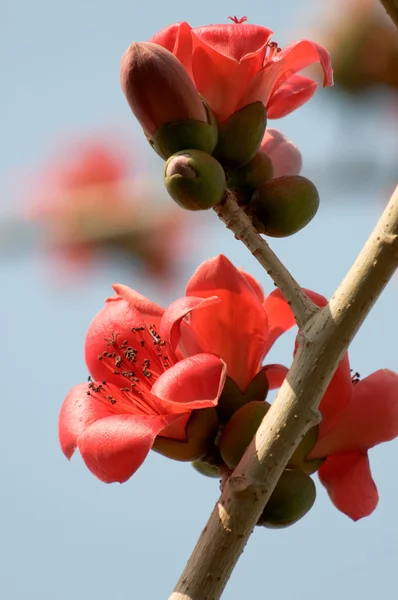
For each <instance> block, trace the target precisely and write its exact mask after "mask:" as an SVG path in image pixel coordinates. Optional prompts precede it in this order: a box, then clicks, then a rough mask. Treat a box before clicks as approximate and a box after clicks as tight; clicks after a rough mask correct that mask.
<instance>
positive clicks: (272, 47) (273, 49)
mask: <svg viewBox="0 0 398 600" xmlns="http://www.w3.org/2000/svg"><path fill="white" fill-rule="evenodd" d="M281 50H282V48H280V47H279V46H278V44H277V42H270V43H269V44H268V47H267V55H266V57H265V60H266V61H267V60H272V59H273V58H274V56H275V54H278V52H281Z"/></svg>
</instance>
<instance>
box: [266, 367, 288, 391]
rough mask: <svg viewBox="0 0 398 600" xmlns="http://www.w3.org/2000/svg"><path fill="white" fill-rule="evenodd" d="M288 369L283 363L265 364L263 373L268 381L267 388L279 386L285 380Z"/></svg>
mask: <svg viewBox="0 0 398 600" xmlns="http://www.w3.org/2000/svg"><path fill="white" fill-rule="evenodd" d="M288 371H289V369H288V368H287V367H284V366H283V365H266V366H265V367H264V373H265V376H266V378H267V381H268V385H269V389H270V390H275V389H277V388H280V387H281V385H282V383H283V382H284V380H285V377H286V375H287V373H288Z"/></svg>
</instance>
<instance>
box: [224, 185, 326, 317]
mask: <svg viewBox="0 0 398 600" xmlns="http://www.w3.org/2000/svg"><path fill="white" fill-rule="evenodd" d="M214 210H215V212H216V213H217V215H218V216H219V218H220V219H221V220H222V221H223V222H224V223H225V225H226V226H227V227H228V229H230V230H231V231H232V232H233V233H234V234H235V237H236V239H238V240H241V241H242V242H243V243H244V244H245V246H246V247H247V248H248V249H249V250H250V252H251V253H252V254H253V256H254V257H255V258H256V259H257V260H258V262H259V263H260V265H262V266H263V267H264V269H265V270H266V271H267V273H268V275H269V276H270V277H271V278H272V279H273V281H274V283H275V285H277V286H278V288H279V289H280V290H281V292H282V294H283V295H284V297H285V299H286V301H287V303H288V304H289V305H290V306H291V309H292V311H293V314H294V316H295V319H296V322H297V324H298V326H299V327H300V329H301V328H302V327H304V325H305V323H306V322H307V321H308V319H310V318H311V317H312V315H314V314H315V313H316V312H317V311H318V307H317V306H316V305H315V304H314V303H313V302H312V300H310V299H309V298H308V296H306V294H305V293H304V292H303V290H302V288H301V287H300V285H299V284H298V283H297V281H296V280H295V279H294V277H292V275H291V274H290V273H289V271H288V270H287V268H286V267H285V266H284V265H283V263H282V262H281V261H280V260H279V258H278V257H277V256H276V254H274V252H273V251H272V250H271V248H270V247H269V246H268V244H267V242H266V241H265V239H264V238H262V237H261V235H259V234H258V233H257V231H256V230H255V228H254V227H253V223H252V221H251V219H250V218H249V217H248V216H247V214H246V213H245V211H244V210H243V209H242V208H241V207H240V206H239V205H238V203H237V201H236V198H235V196H234V194H232V193H231V192H227V195H226V197H225V199H224V200H223V201H222V202H221V203H220V204H217V205H216V206H215V207H214Z"/></svg>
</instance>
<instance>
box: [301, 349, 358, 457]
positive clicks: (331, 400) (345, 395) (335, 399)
mask: <svg viewBox="0 0 398 600" xmlns="http://www.w3.org/2000/svg"><path fill="white" fill-rule="evenodd" d="M352 390H353V385H352V379H351V369H350V361H349V359H348V352H346V353H345V354H344V356H343V358H342V359H341V361H340V363H339V366H338V367H337V369H336V371H335V374H334V375H333V377H332V380H331V382H330V383H329V385H328V387H327V389H326V392H325V393H324V395H323V396H322V400H321V402H320V404H319V410H320V411H321V414H322V421H321V422H320V424H319V440H321V439H322V438H323V437H324V436H325V435H326V434H327V433H328V432H329V431H331V430H332V429H333V428H334V426H335V423H336V422H337V419H338V417H339V415H340V414H342V412H343V411H344V409H345V408H346V406H347V405H348V404H349V402H350V400H351V397H352ZM317 445H318V443H317V444H316V446H315V447H314V448H313V449H312V450H311V452H310V456H311V457H312V458H313V457H314V456H315V455H313V452H314V451H315V448H316V447H317ZM324 456H325V455H324ZM321 458H323V457H321Z"/></svg>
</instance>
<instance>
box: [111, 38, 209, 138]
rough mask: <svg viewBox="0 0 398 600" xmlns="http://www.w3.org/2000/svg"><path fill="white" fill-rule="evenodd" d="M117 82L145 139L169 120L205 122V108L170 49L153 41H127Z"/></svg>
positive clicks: (150, 136)
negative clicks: (127, 46) (144, 134)
mask: <svg viewBox="0 0 398 600" xmlns="http://www.w3.org/2000/svg"><path fill="white" fill-rule="evenodd" d="M120 81H121V85H122V89H123V92H124V95H125V96H126V99H127V102H128V103H129V106H130V108H131V110H132V111H133V113H134V115H135V116H136V118H137V120H138V121H139V123H140V124H141V126H142V128H143V130H144V132H145V133H146V135H147V136H148V137H149V138H152V137H153V136H154V134H155V132H156V131H157V130H158V129H159V128H160V127H161V126H162V125H165V124H167V123H170V122H172V121H176V120H184V119H192V120H197V121H203V122H207V114H206V110H205V107H204V105H203V103H202V100H201V98H200V96H199V94H198V92H197V91H196V89H195V86H194V84H193V83H192V81H191V79H190V77H189V75H188V73H187V72H186V70H185V69H184V67H183V66H182V64H181V63H180V61H179V60H178V59H177V58H175V56H174V55H173V54H172V53H171V52H169V51H168V50H166V49H165V48H162V47H161V46H158V45H157V44H153V43H150V42H142V43H138V42H135V43H133V44H131V45H130V46H129V48H128V49H127V51H126V52H125V53H124V55H123V57H122V61H121V65H120Z"/></svg>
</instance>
